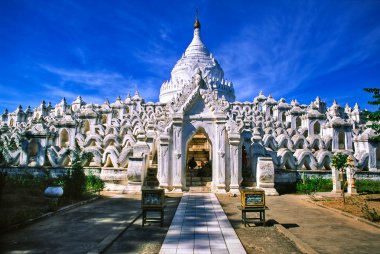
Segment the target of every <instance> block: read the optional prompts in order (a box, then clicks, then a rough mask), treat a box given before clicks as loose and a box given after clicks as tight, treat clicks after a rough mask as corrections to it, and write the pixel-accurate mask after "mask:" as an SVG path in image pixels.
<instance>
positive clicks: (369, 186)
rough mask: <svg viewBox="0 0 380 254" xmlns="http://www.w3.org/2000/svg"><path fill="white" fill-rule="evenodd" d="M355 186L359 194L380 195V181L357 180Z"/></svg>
mask: <svg viewBox="0 0 380 254" xmlns="http://www.w3.org/2000/svg"><path fill="white" fill-rule="evenodd" d="M355 186H356V190H357V192H359V193H372V194H380V181H372V180H356V181H355Z"/></svg>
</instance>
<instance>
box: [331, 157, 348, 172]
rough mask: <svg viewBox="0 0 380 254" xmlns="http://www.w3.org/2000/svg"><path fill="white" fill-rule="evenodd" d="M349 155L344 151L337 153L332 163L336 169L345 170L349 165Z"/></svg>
mask: <svg viewBox="0 0 380 254" xmlns="http://www.w3.org/2000/svg"><path fill="white" fill-rule="evenodd" d="M347 158H348V155H347V154H344V153H336V154H334V156H333V157H332V159H331V165H332V166H333V167H335V168H336V169H338V170H340V171H343V170H344V169H345V168H346V167H347V166H348V165H347Z"/></svg>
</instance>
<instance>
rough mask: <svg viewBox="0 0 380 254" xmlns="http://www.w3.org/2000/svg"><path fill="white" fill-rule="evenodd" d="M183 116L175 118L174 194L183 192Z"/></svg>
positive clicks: (175, 116)
mask: <svg viewBox="0 0 380 254" xmlns="http://www.w3.org/2000/svg"><path fill="white" fill-rule="evenodd" d="M182 123H183V116H182V114H178V113H177V114H175V115H174V116H173V127H172V128H173V149H172V151H173V155H172V156H173V157H172V179H173V181H172V182H173V192H182V187H183V177H184V167H183V165H182V161H183V158H182V157H183V156H182Z"/></svg>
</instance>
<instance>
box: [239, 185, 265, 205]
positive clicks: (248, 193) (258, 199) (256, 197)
mask: <svg viewBox="0 0 380 254" xmlns="http://www.w3.org/2000/svg"><path fill="white" fill-rule="evenodd" d="M240 194H241V206H242V207H243V208H250V207H252V208H254V207H265V191H264V190H260V189H247V190H244V189H243V190H240Z"/></svg>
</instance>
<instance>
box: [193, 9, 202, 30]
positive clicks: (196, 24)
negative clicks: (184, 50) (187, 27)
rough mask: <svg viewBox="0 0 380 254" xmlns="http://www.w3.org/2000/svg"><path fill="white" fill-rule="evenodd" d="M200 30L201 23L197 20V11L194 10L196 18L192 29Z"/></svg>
mask: <svg viewBox="0 0 380 254" xmlns="http://www.w3.org/2000/svg"><path fill="white" fill-rule="evenodd" d="M197 28H199V29H200V28H201V23H200V22H199V20H198V9H197V10H196V16H195V23H194V29H197Z"/></svg>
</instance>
